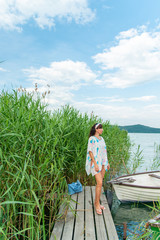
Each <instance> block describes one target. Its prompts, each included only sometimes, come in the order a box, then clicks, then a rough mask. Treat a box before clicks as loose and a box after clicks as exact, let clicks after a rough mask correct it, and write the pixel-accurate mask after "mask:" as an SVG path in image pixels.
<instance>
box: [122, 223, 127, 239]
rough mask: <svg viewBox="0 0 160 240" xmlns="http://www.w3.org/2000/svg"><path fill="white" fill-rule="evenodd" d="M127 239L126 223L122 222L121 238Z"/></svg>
mask: <svg viewBox="0 0 160 240" xmlns="http://www.w3.org/2000/svg"><path fill="white" fill-rule="evenodd" d="M126 239H127V223H126V222H124V223H123V240H126Z"/></svg>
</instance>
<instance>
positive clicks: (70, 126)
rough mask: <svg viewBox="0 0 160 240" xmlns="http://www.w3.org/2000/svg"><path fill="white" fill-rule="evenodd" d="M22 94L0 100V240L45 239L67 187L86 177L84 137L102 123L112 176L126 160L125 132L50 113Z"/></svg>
mask: <svg viewBox="0 0 160 240" xmlns="http://www.w3.org/2000/svg"><path fill="white" fill-rule="evenodd" d="M37 92H38V91H37V88H36V89H35V92H34V93H30V94H29V93H27V92H26V91H25V89H22V88H21V89H19V90H17V91H12V92H6V91H3V92H2V93H1V96H0V139H1V141H0V171H1V181H0V191H1V194H0V239H4V240H5V239H30V240H39V239H43V240H45V239H49V236H50V234H51V231H52V228H53V225H54V222H55V221H56V220H57V219H59V218H60V217H61V216H60V215H59V214H58V209H59V206H60V204H62V203H63V204H64V205H68V204H69V203H70V198H69V196H68V194H67V184H68V183H70V182H72V181H76V180H77V179H79V180H80V181H81V182H82V183H83V184H90V183H93V179H92V178H91V177H88V176H87V175H86V173H85V161H86V150H87V142H88V134H89V130H90V128H91V126H92V125H93V124H94V123H95V122H102V123H103V126H104V134H103V137H104V139H105V141H106V144H107V149H108V158H109V162H110V164H111V171H110V174H116V173H117V172H118V171H119V170H120V169H121V168H122V167H123V165H124V164H127V161H128V159H129V148H130V141H129V138H128V135H127V133H126V132H125V131H121V130H120V129H119V128H118V127H117V126H111V125H110V123H109V122H108V121H106V122H104V121H102V119H99V118H97V117H96V116H94V115H93V114H92V115H91V116H88V115H87V114H81V113H80V112H79V111H78V110H76V109H74V108H73V107H70V106H68V105H66V106H64V107H62V108H61V109H59V110H56V111H53V112H50V111H48V110H47V107H46V106H45V105H44V104H42V99H43V97H45V94H43V97H41V96H40V95H39V94H38V93H37Z"/></svg>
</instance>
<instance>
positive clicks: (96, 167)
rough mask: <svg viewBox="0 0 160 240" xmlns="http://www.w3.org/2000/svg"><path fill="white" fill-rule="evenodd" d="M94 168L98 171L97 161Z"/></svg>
mask: <svg viewBox="0 0 160 240" xmlns="http://www.w3.org/2000/svg"><path fill="white" fill-rule="evenodd" d="M94 168H95V171H96V172H99V167H98V164H97V163H96V164H95V165H94Z"/></svg>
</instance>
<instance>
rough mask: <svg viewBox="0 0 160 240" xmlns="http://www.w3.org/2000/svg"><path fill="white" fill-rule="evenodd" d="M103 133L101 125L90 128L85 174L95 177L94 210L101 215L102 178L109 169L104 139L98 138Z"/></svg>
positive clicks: (97, 124) (102, 207)
mask: <svg viewBox="0 0 160 240" xmlns="http://www.w3.org/2000/svg"><path fill="white" fill-rule="evenodd" d="M102 132H103V127H102V124H101V123H96V124H94V125H93V126H92V128H91V130H90V134H89V140H88V148H87V159H86V172H87V174H88V175H89V174H90V173H91V174H92V176H95V179H96V183H97V184H96V193H95V202H94V204H95V209H96V212H97V214H99V215H101V214H102V209H105V208H104V206H102V205H100V195H101V190H102V183H103V178H104V175H105V171H107V170H109V169H110V165H109V163H108V158H107V149H106V144H105V141H104V139H103V138H102V137H101V136H100V135H101V134H102Z"/></svg>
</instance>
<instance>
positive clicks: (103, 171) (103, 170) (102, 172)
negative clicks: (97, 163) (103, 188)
mask: <svg viewBox="0 0 160 240" xmlns="http://www.w3.org/2000/svg"><path fill="white" fill-rule="evenodd" d="M105 172H106V170H105V168H104V165H102V170H101V175H102V181H103V178H104V175H105Z"/></svg>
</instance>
